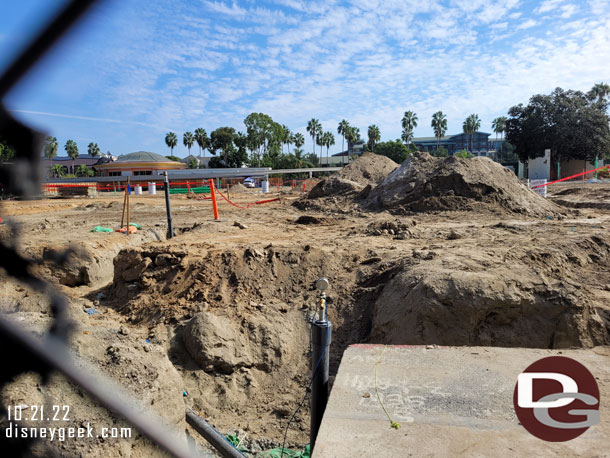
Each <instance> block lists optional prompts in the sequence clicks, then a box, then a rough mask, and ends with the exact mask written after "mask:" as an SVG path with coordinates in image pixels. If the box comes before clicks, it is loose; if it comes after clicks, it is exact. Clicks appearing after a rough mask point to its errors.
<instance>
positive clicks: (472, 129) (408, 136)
mask: <svg viewBox="0 0 610 458" xmlns="http://www.w3.org/2000/svg"><path fill="white" fill-rule="evenodd" d="M608 89H609V92H610V87H609V88H608ZM417 121H418V119H417V114H416V113H415V112H413V111H405V114H404V116H403V117H402V122H401V124H402V136H401V139H402V141H403V142H404V143H405V144H406V145H407V146H408V145H409V144H410V143H411V142H412V141H413V131H414V129H415V128H416V127H417ZM430 126H431V127H432V130H433V131H434V137H435V138H436V149H437V150H438V149H439V148H440V142H441V139H442V138H443V137H444V136H445V133H446V132H447V115H445V114H444V113H443V112H442V111H437V112H436V113H434V114H433V115H432V121H431V123H430ZM491 126H492V128H493V130H494V132H495V133H496V142H497V141H498V134H501V137H500V138H501V140H500V153H501V152H502V142H503V140H504V132H506V116H499V117H497V118H495V119H494V120H493V121H492V123H491ZM480 128H481V119H480V118H479V115H477V114H476V113H473V114H471V115H469V116H468V117H467V118H466V119H465V120H464V122H463V123H462V131H463V132H464V133H465V134H466V135H468V136H469V137H470V151H472V149H473V139H474V134H475V133H476V132H477V131H478V130H479V129H480Z"/></svg>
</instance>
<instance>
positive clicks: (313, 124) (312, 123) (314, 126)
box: [307, 118, 322, 154]
mask: <svg viewBox="0 0 610 458" xmlns="http://www.w3.org/2000/svg"><path fill="white" fill-rule="evenodd" d="M321 128H322V125H321V124H320V121H318V120H317V119H316V118H311V119H310V120H309V121H308V122H307V133H308V134H309V135H310V136H311V143H312V144H313V153H314V154H316V137H317V136H318V131H319V130H320V129H321Z"/></svg>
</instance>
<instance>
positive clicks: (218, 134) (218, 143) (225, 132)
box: [210, 127, 235, 167]
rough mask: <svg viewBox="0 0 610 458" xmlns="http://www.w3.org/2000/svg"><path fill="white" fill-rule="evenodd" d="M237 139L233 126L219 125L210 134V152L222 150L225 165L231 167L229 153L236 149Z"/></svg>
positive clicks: (214, 152)
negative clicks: (235, 141) (234, 141)
mask: <svg viewBox="0 0 610 458" xmlns="http://www.w3.org/2000/svg"><path fill="white" fill-rule="evenodd" d="M234 139H235V129H234V128H232V127H219V128H218V129H216V130H215V131H213V132H212V133H211V134H210V152H211V153H212V154H216V151H218V150H220V151H221V152H222V156H223V161H224V165H225V167H229V155H230V154H232V153H233V151H234V150H235V146H234V144H233V140H234Z"/></svg>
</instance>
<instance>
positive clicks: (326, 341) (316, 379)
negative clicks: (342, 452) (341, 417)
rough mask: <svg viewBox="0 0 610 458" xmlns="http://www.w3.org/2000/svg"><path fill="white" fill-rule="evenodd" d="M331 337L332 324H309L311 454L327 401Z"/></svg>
mask: <svg viewBox="0 0 610 458" xmlns="http://www.w3.org/2000/svg"><path fill="white" fill-rule="evenodd" d="M331 335H332V324H331V322H330V321H327V320H324V321H321V320H318V321H314V322H312V323H311V347H312V355H311V370H312V382H311V427H310V433H309V449H310V450H311V452H312V453H313V448H314V445H315V443H316V438H317V437H318V430H319V429H320V423H322V417H323V416H324V411H325V410H326V403H327V401H328V366H329V347H330V341H331Z"/></svg>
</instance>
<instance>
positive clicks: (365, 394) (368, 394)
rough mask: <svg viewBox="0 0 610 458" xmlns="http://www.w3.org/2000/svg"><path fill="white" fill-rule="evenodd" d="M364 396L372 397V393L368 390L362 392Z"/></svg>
mask: <svg viewBox="0 0 610 458" xmlns="http://www.w3.org/2000/svg"><path fill="white" fill-rule="evenodd" d="M362 397H363V398H370V397H371V393H369V392H368V391H366V392H364V393H362Z"/></svg>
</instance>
